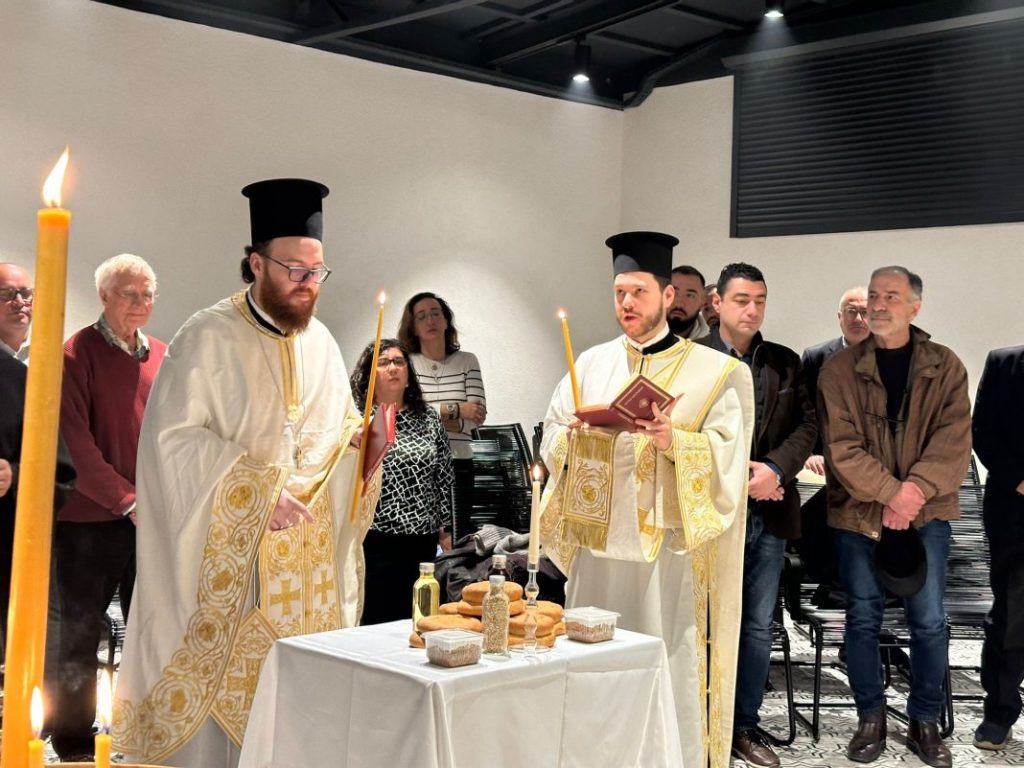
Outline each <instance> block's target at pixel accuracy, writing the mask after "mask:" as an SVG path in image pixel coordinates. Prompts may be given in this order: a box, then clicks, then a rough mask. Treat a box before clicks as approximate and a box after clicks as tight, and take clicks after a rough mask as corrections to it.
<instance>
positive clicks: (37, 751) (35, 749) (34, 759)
mask: <svg viewBox="0 0 1024 768" xmlns="http://www.w3.org/2000/svg"><path fill="white" fill-rule="evenodd" d="M42 733H43V694H41V693H40V692H39V686H38V685H37V686H34V687H33V688H32V740H31V741H29V743H28V768H43V740H42V739H41V738H40V736H41V735H42Z"/></svg>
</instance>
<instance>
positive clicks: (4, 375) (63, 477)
mask: <svg viewBox="0 0 1024 768" xmlns="http://www.w3.org/2000/svg"><path fill="white" fill-rule="evenodd" d="M27 374H28V368H26V367H25V364H24V363H22V362H21V361H19V360H17V359H15V358H14V357H12V356H11V355H8V354H4V353H3V352H0V403H3V408H0V626H2V628H3V635H4V636H5V637H6V634H7V608H8V605H9V601H10V591H11V558H12V556H13V553H14V549H13V545H14V513H15V509H16V508H17V504H18V474H19V469H20V468H21V437H22V432H23V422H22V418H23V413H24V411H25V380H26V377H27ZM74 479H75V470H74V469H73V468H72V466H71V457H70V455H69V454H68V451H67V448H66V447H65V445H64V442H63V441H59V443H58V446H57V475H56V489H55V493H54V497H53V503H54V507H55V508H57V509H59V508H60V506H61V505H62V504H63V503H64V501H66V500H67V497H68V496H69V495H70V493H71V487H72V484H73V482H74ZM51 573H52V568H51ZM51 579H52V575H51ZM51 594H52V590H51Z"/></svg>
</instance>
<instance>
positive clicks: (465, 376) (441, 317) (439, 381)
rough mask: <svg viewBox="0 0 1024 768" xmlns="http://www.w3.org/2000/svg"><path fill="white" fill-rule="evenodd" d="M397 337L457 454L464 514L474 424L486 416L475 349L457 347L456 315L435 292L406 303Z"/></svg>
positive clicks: (469, 496)
mask: <svg viewBox="0 0 1024 768" xmlns="http://www.w3.org/2000/svg"><path fill="white" fill-rule="evenodd" d="M398 339H399V341H400V342H401V343H402V344H403V345H404V346H405V348H406V349H408V350H409V351H410V352H411V353H412V354H411V355H410V359H411V361H412V365H413V368H415V369H416V374H417V376H418V377H419V380H420V384H421V386H422V387H423V397H424V399H425V400H426V401H427V402H428V403H430V404H431V405H432V406H434V408H436V409H437V411H438V413H439V414H440V416H441V423H442V424H443V425H444V428H445V430H446V431H447V433H448V440H449V442H450V443H451V447H452V455H453V457H454V459H455V488H456V492H455V496H456V499H457V504H458V509H459V512H460V514H461V515H462V516H463V517H465V516H466V515H467V514H468V512H469V511H471V510H472V507H473V448H472V443H471V441H472V439H473V430H474V429H476V428H477V427H479V426H481V425H482V424H483V423H484V419H486V418H487V398H486V396H485V395H484V381H483V377H482V376H481V374H480V362H479V361H478V360H477V359H476V355H474V354H473V353H471V352H466V351H464V350H462V349H461V348H460V347H459V332H458V330H456V328H455V316H454V315H453V313H452V310H451V307H449V306H448V303H447V302H446V301H445V300H444V299H442V298H441V297H440V296H437V295H436V294H433V293H429V292H424V293H417V294H416V295H415V296H413V297H412V298H411V299H409V301H408V302H406V304H405V309H404V310H403V311H402V320H401V323H400V324H399V328H398Z"/></svg>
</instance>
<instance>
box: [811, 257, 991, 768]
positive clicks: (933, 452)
mask: <svg viewBox="0 0 1024 768" xmlns="http://www.w3.org/2000/svg"><path fill="white" fill-rule="evenodd" d="M921 294H922V283H921V278H920V277H919V276H918V275H916V274H914V273H913V272H911V271H909V270H908V269H906V268H905V267H901V266H890V267H881V268H879V269H876V270H875V271H874V272H873V273H872V275H871V282H870V284H869V285H868V328H869V329H870V331H871V335H870V336H869V337H868V338H867V339H866V340H865V341H864V342H862V343H860V344H857V345H854V346H849V347H847V348H846V349H843V350H840V351H839V352H836V353H835V354H834V355H833V356H832V357H831V358H830V359H829V360H828V361H827V362H826V363H825V365H824V367H823V368H822V370H821V374H820V375H819V377H818V408H819V412H820V421H821V426H822V442H823V444H824V446H825V462H826V471H827V473H828V476H829V485H828V494H829V498H828V523H829V525H830V526H832V527H833V528H834V529H835V546H836V552H837V554H838V565H839V578H840V581H841V582H842V585H843V590H844V592H845V593H846V599H847V609H846V664H847V673H848V676H849V680H850V688H851V689H852V691H853V698H854V701H855V702H856V705H857V715H858V725H857V730H856V732H855V733H854V735H853V738H852V739H851V740H850V743H849V745H848V747H847V751H846V754H847V757H848V758H849V759H850V760H853V761H855V762H860V763H868V762H871V761H873V760H875V759H876V758H877V757H878V756H879V755H880V754H881V753H882V751H883V750H884V749H885V742H886V736H887V725H886V709H885V684H884V681H883V678H882V663H881V658H880V653H879V633H880V631H881V626H882V616H883V611H884V607H885V589H886V588H888V589H890V590H891V591H893V592H894V593H895V594H898V595H900V596H901V597H903V605H904V609H905V613H906V618H907V625H908V626H909V628H910V668H911V673H912V679H911V682H910V696H909V697H908V699H907V715H908V716H909V719H910V722H909V725H908V727H907V746H908V747H909V748H910V750H911V751H913V752H914V753H915V754H917V755H918V757H920V758H921V760H923V761H924V762H925V763H927V764H928V765H931V766H936V768H949V766H951V765H952V755H951V754H950V751H949V748H948V747H947V746H946V745H945V744H944V743H943V740H942V736H941V734H940V732H939V725H938V719H939V715H940V713H941V709H942V702H943V685H944V678H945V671H946V664H947V648H946V643H947V638H946V616H945V611H944V610H943V605H942V600H943V594H944V591H945V584H946V560H947V557H948V555H949V538H950V529H949V521H950V520H952V519H955V518H957V517H959V515H960V506H959V500H958V491H959V488H960V483H961V482H962V481H963V478H964V475H965V473H966V471H967V465H968V462H969V461H970V455H971V404H970V399H969V397H968V393H967V371H966V370H965V369H964V366H963V363H961V362H960V360H959V358H957V356H956V355H955V354H954V353H953V352H952V351H951V350H949V349H948V348H946V347H944V346H942V345H940V344H936V343H935V342H933V341H932V340H931V339H930V338H929V336H928V334H927V333H925V332H924V331H922V330H921V329H920V328H917V327H916V326H914V325H912V324H911V323H912V321H913V320H914V318H915V317H917V314H918V312H919V311H920V309H921ZM894 548H895V550H896V551H897V553H898V552H899V551H900V550H903V551H904V552H905V553H906V555H907V557H906V560H907V562H904V563H901V562H898V561H896V562H895V563H894V562H893V561H892V560H889V559H888V558H887V557H886V553H887V552H891V551H893V549H894ZM915 555H916V556H915ZM894 566H895V567H894Z"/></svg>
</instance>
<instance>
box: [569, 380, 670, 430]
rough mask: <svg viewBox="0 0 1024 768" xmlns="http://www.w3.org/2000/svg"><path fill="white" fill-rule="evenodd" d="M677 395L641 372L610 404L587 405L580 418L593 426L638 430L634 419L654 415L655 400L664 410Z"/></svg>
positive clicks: (579, 413) (582, 409)
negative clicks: (670, 392) (671, 393)
mask: <svg viewBox="0 0 1024 768" xmlns="http://www.w3.org/2000/svg"><path fill="white" fill-rule="evenodd" d="M674 399H675V398H673V397H672V395H670V394H669V393H668V392H666V391H665V390H663V389H662V388H661V387H659V386H658V385H657V384H655V383H654V382H653V381H651V380H650V379H648V378H647V377H645V376H637V377H636V378H635V379H633V381H631V382H630V383H629V385H628V386H627V387H626V388H625V389H624V390H622V391H621V392H620V393H619V394H618V395H617V396H616V397H615V399H614V400H612V402H611V403H610V404H609V405H584V406H583V407H582V408H580V409H579V410H578V411H576V418H577V419H579V420H580V421H582V422H585V423H587V424H589V425H590V426H592V427H604V428H606V429H615V430H619V431H622V430H625V431H629V432H634V431H636V424H635V422H634V421H633V420H634V419H648V420H650V419H653V418H654V403H657V404H658V408H660V409H661V410H662V411H664V410H665V409H666V408H667V407H668V406H669V404H670V403H671V402H672V401H673V400H674Z"/></svg>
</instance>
